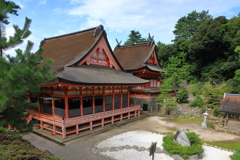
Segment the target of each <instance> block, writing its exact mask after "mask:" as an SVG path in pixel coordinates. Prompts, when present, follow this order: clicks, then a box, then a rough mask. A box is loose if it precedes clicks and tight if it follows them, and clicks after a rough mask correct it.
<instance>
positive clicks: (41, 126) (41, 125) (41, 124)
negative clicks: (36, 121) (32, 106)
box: [40, 121, 43, 129]
mask: <svg viewBox="0 0 240 160" xmlns="http://www.w3.org/2000/svg"><path fill="white" fill-rule="evenodd" d="M40 128H41V129H43V122H42V121H40Z"/></svg>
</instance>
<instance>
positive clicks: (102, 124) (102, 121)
mask: <svg viewBox="0 0 240 160" xmlns="http://www.w3.org/2000/svg"><path fill="white" fill-rule="evenodd" d="M101 126H102V127H103V126H104V118H103V119H102V120H101Z"/></svg>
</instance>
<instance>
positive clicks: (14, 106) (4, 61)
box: [0, 0, 55, 132]
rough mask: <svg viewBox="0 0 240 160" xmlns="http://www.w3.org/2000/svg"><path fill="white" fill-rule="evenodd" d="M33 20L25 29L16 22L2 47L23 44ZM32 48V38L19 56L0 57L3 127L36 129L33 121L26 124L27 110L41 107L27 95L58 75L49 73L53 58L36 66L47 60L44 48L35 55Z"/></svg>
mask: <svg viewBox="0 0 240 160" xmlns="http://www.w3.org/2000/svg"><path fill="white" fill-rule="evenodd" d="M0 2H1V3H2V2H3V1H2V0H1V1H0ZM1 22H3V21H1ZM30 23H31V20H30V19H28V18H26V22H25V24H24V27H23V29H19V27H18V26H17V25H14V29H15V34H14V36H13V37H10V38H9V40H7V39H6V38H2V39H1V40H2V41H1V42H0V49H7V48H12V47H15V46H16V45H18V44H20V43H22V42H23V39H25V38H27V37H28V36H29V35H30V34H31V32H30V31H29V30H28V28H29V27H30ZM32 47H33V43H32V42H30V41H28V44H27V46H26V49H25V51H22V50H20V49H17V50H16V53H17V55H16V57H11V56H10V55H6V56H5V57H0V95H1V96H0V115H1V116H0V126H3V127H7V125H8V124H9V125H12V126H14V127H15V128H16V129H17V130H19V131H20V132H28V131H30V130H31V129H32V127H33V123H32V122H30V123H26V117H28V116H29V115H28V113H27V111H28V110H29V109H32V108H34V107H36V106H37V104H36V103H31V102H29V101H27V100H28V96H27V95H26V94H27V93H32V94H34V93H38V92H40V84H42V83H44V82H46V81H48V80H50V79H53V78H54V74H55V72H54V73H49V69H50V64H51V62H52V60H47V61H46V62H45V65H44V66H43V67H37V66H36V64H38V63H39V62H41V61H42V59H43V57H42V52H43V49H42V48H40V49H39V50H38V52H37V53H35V54H32V53H31V49H32Z"/></svg>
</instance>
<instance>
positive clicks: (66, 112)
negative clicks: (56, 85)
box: [64, 88, 69, 119]
mask: <svg viewBox="0 0 240 160" xmlns="http://www.w3.org/2000/svg"><path fill="white" fill-rule="evenodd" d="M64 103H65V118H66V119H69V106H68V89H67V88H65V89H64Z"/></svg>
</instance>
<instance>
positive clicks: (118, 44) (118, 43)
mask: <svg viewBox="0 0 240 160" xmlns="http://www.w3.org/2000/svg"><path fill="white" fill-rule="evenodd" d="M116 41H117V47H120V44H121V43H122V41H120V42H118V40H117V38H116Z"/></svg>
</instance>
